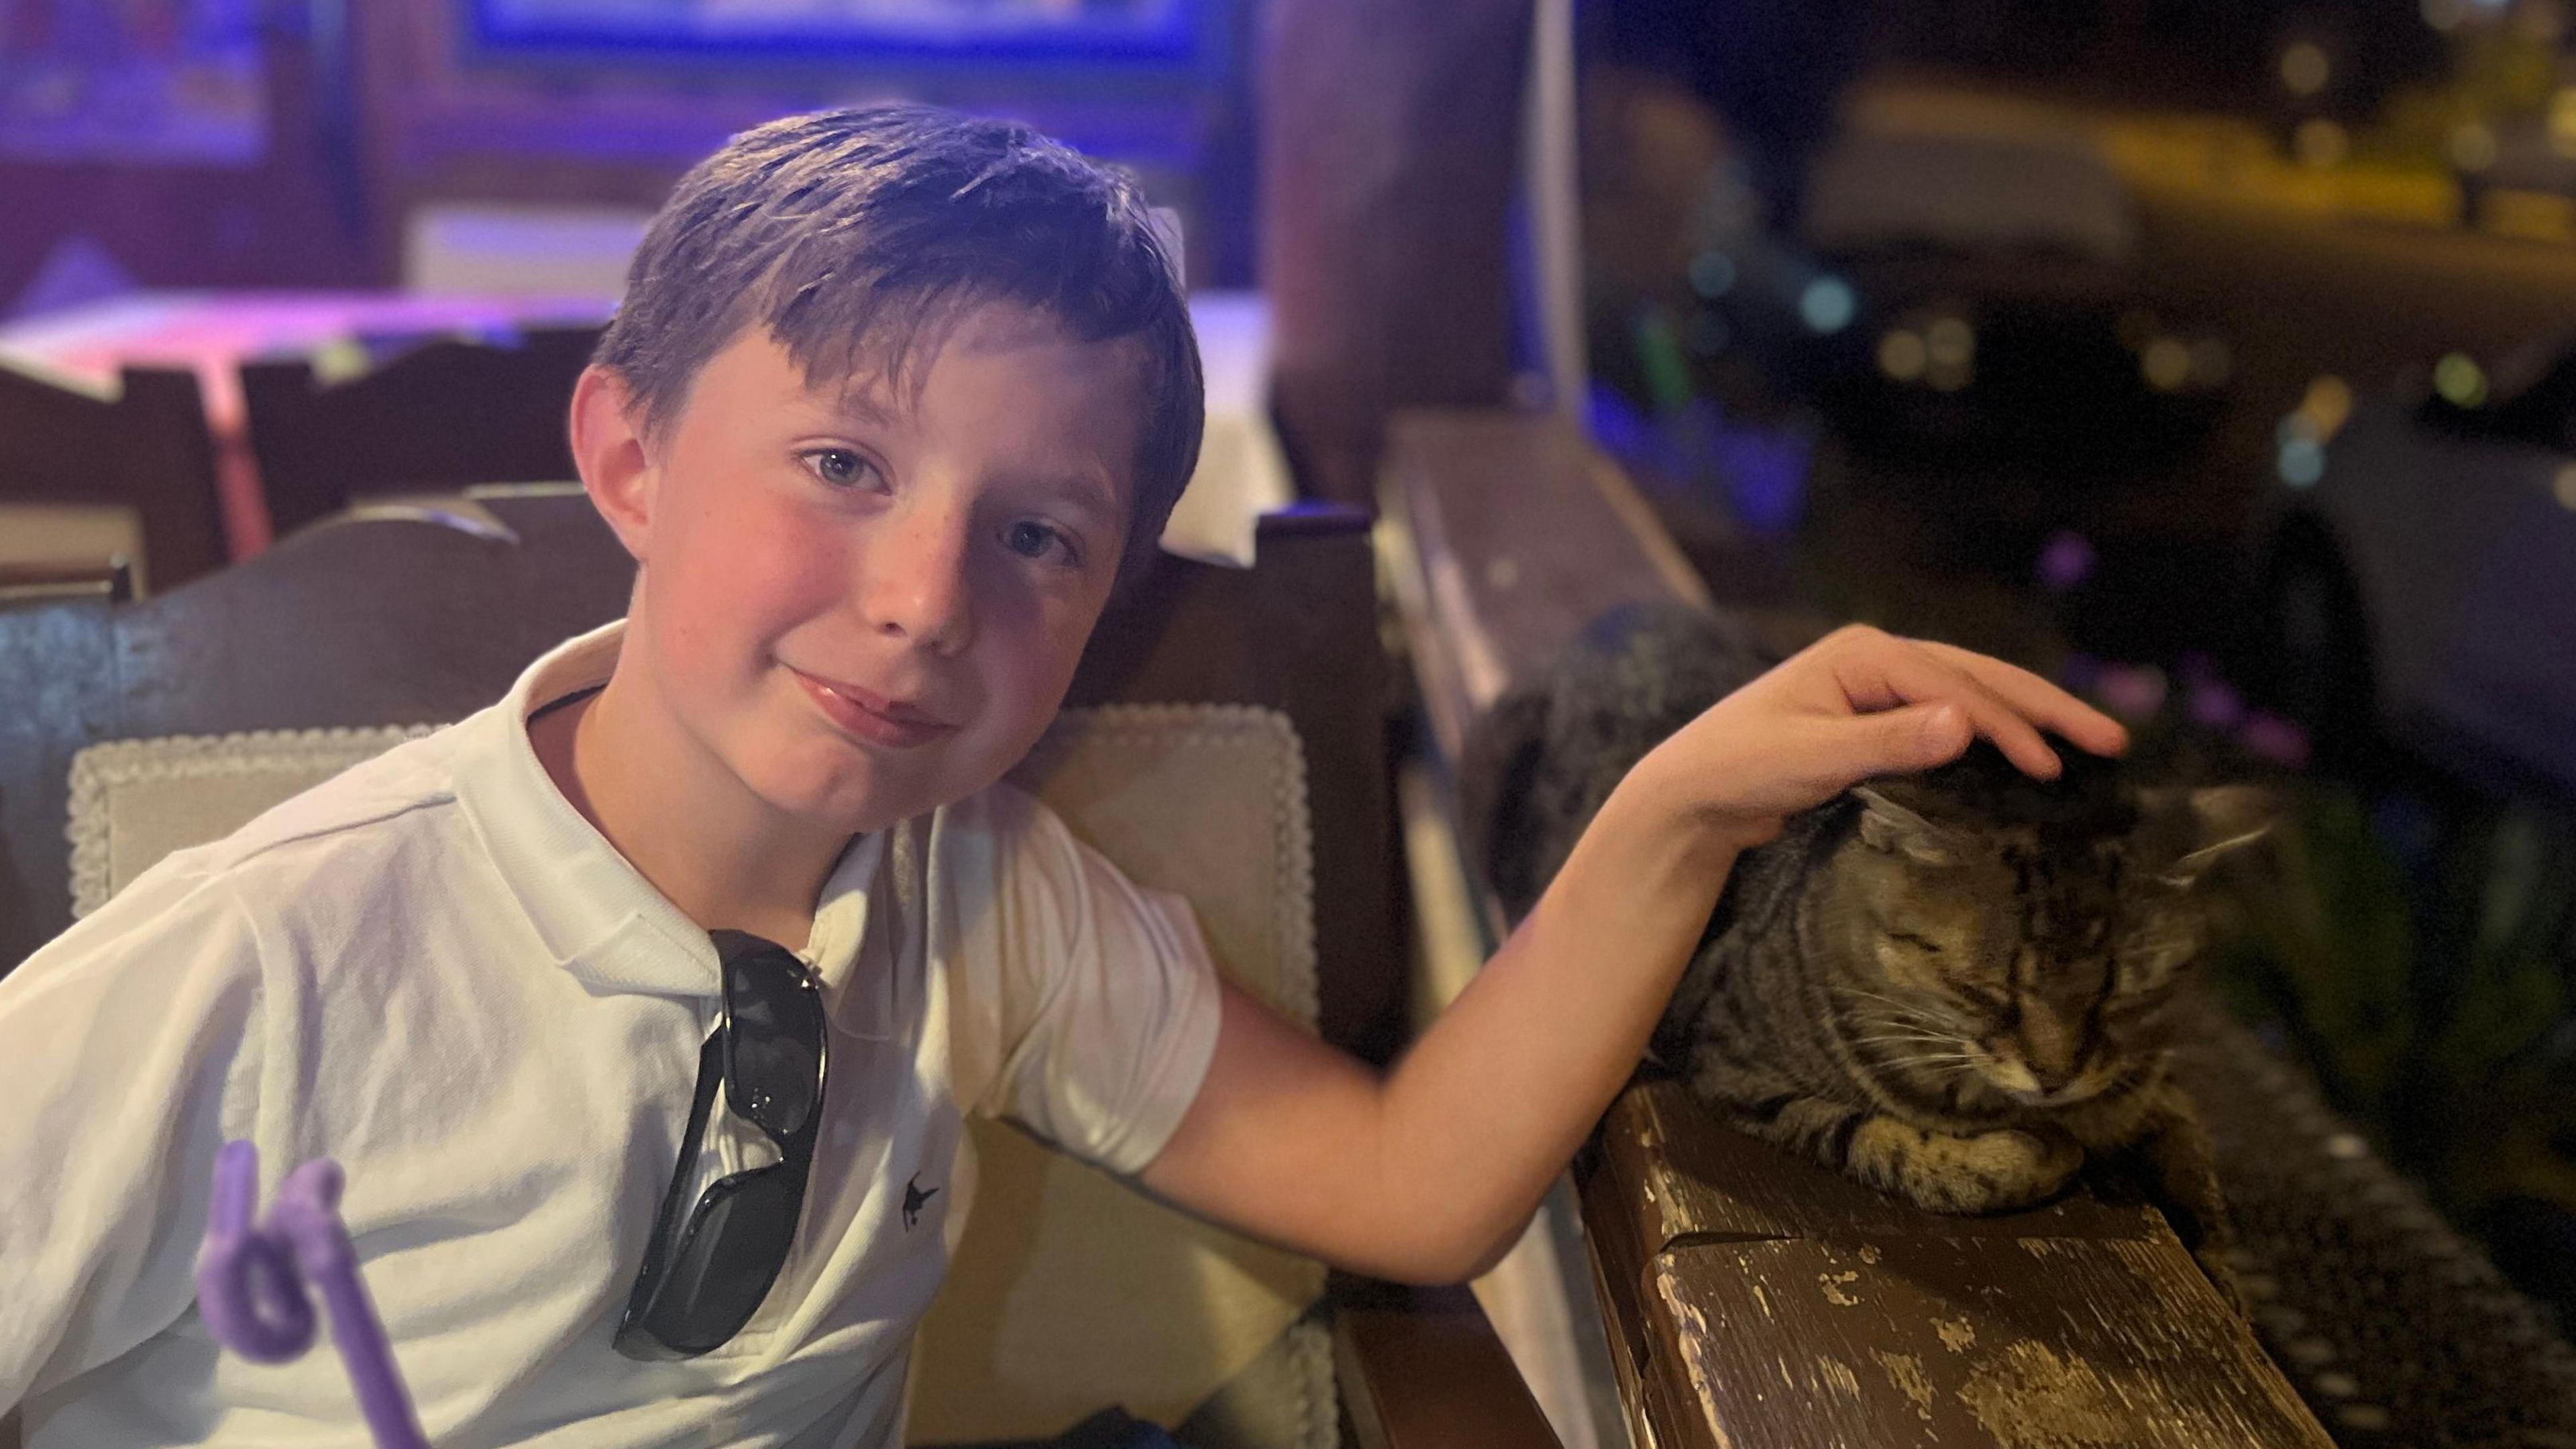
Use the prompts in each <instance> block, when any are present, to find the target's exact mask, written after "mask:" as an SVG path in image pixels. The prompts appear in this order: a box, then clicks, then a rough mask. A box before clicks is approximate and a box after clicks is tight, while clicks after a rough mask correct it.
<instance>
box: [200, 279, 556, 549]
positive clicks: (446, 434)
mask: <svg viewBox="0 0 2576 1449" xmlns="http://www.w3.org/2000/svg"><path fill="white" fill-rule="evenodd" d="M599 332H600V329H599V328H597V327H587V326H583V327H537V328H530V329H528V331H527V332H526V334H525V335H524V336H521V337H518V338H513V339H508V340H503V341H494V342H475V341H464V340H460V339H452V338H451V339H442V340H439V341H435V342H431V343H428V344H426V345H424V346H421V347H418V348H416V349H414V350H412V351H409V352H406V353H404V354H402V355H401V356H399V357H397V358H395V359H393V360H392V361H390V362H387V363H386V364H385V365H384V366H382V367H379V368H377V369H375V370H374V371H371V372H368V373H366V374H365V375H363V376H361V377H356V378H352V379H350V380H348V381H346V382H338V383H324V382H322V381H320V380H319V379H317V378H316V377H315V376H314V370H313V365H312V364H311V363H310V362H308V361H305V360H303V359H300V358H299V359H284V360H278V361H269V362H246V363H244V364H242V369H241V381H242V402H243V406H244V409H245V413H246V416H247V419H248V426H249V429H250V443H251V451H252V453H253V454H254V455H255V456H256V457H257V458H258V459H259V471H260V482H261V486H262V487H263V488H264V489H265V490H266V493H267V497H268V514H269V521H270V524H271V526H272V527H273V528H274V529H275V530H276V532H277V534H278V536H280V537H283V536H285V535H287V534H289V533H292V532H294V531H295V530H296V529H298V528H301V527H303V526H305V525H306V524H309V523H312V522H314V521H315V520H317V519H320V518H324V517H327V516H329V515H330V514H332V513H335V512H337V511H338V510H340V509H341V508H343V507H346V506H347V505H348V503H349V502H350V500H351V499H353V498H357V497H363V496H365V495H368V494H374V493H387V492H397V491H419V490H424V489H452V488H463V487H466V486H468V485H472V484H477V483H542V482H554V481H558V480H563V479H569V478H572V477H574V476H575V474H574V471H573V462H572V448H571V444H570V442H569V437H568V432H567V424H566V422H565V419H566V416H567V415H568V413H569V412H570V410H571V405H572V389H573V383H574V382H575V380H577V379H578V378H579V377H580V376H581V370H582V368H583V367H584V366H586V365H587V364H588V363H589V361H590V353H591V349H592V347H593V346H594V345H596V344H597V342H598V340H599Z"/></svg>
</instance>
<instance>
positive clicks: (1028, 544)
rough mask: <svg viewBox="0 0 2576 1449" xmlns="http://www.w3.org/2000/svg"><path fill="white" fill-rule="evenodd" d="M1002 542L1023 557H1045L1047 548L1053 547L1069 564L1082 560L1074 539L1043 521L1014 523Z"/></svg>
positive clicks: (1005, 532) (1005, 533) (1003, 535)
mask: <svg viewBox="0 0 2576 1449" xmlns="http://www.w3.org/2000/svg"><path fill="white" fill-rule="evenodd" d="M1002 542H1003V545H1004V546H1005V547H1007V548H1009V549H1010V551H1011V552H1013V553H1015V554H1018V555H1019V556H1020V557H1022V558H1044V557H1046V556H1047V550H1048V549H1050V548H1053V549H1055V550H1057V551H1058V552H1059V553H1060V554H1061V555H1062V557H1063V560H1064V562H1066V563H1067V564H1078V563H1080V562H1081V561H1082V559H1081V555H1080V554H1079V553H1077V552H1076V551H1075V549H1074V546H1073V540H1072V539H1070V538H1068V537H1066V536H1065V533H1064V531H1063V530H1062V529H1056V528H1049V527H1047V526H1046V525H1045V524H1043V523H1029V522H1025V521H1024V522H1020V523H1014V524H1012V525H1011V526H1010V527H1009V528H1008V529H1006V530H1005V531H1004V532H1003V534H1002Z"/></svg>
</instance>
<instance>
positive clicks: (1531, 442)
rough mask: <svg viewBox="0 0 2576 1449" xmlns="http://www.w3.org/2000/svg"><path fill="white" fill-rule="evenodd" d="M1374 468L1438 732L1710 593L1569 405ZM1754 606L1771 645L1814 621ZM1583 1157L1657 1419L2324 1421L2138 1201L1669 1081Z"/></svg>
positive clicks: (2012, 1440) (1448, 739) (1640, 1378)
mask: <svg viewBox="0 0 2576 1449" xmlns="http://www.w3.org/2000/svg"><path fill="white" fill-rule="evenodd" d="M1382 482H1383V486H1384V506H1385V509H1386V511H1387V513H1388V514H1389V517H1390V520H1391V523H1392V524H1393V525H1394V526H1393V530H1392V533H1391V540H1392V543H1393V545H1394V546H1393V548H1392V550H1391V552H1392V554H1393V555H1394V557H1393V558H1392V559H1391V560H1390V563H1391V569H1390V572H1391V575H1392V577H1393V579H1394V583H1395V586H1396V590H1397V595H1398V603H1399V606H1400V608H1401V610H1402V613H1403V615H1404V628H1405V637H1406V641H1407V644H1408V646H1409V648H1410V650H1411V653H1412V655H1413V661H1414V669H1415V673H1416V676H1417V679H1418V681H1419V684H1420V687H1421V690H1422V695H1423V702H1424V707H1425V711H1426V713H1427V714H1428V715H1429V717H1430V721H1431V726H1432V734H1433V737H1434V740H1435V742H1436V743H1437V745H1438V746H1439V748H1440V749H1441V750H1442V751H1443V752H1444V753H1445V754H1446V755H1447V757H1448V758H1449V759H1450V760H1451V761H1452V762H1458V761H1461V760H1466V759H1472V758H1473V757H1474V756H1475V754H1476V752H1477V751H1476V745H1477V739H1478V728H1479V724H1480V722H1481V721H1483V720H1484V718H1485V717H1486V712H1487V711H1489V710H1490V709H1492V707H1493V706H1494V704H1495V703H1496V701H1498V700H1500V699H1502V698H1503V697H1504V696H1505V694H1506V693H1507V692H1508V691H1510V690H1512V689H1513V688H1515V687H1516V686H1518V685H1520V684H1524V683H1526V682H1528V681H1530V680H1532V679H1533V678H1534V677H1535V676H1536V675H1537V673H1538V672H1539V671H1540V670H1542V669H1544V668H1545V667H1546V666H1547V664H1548V662H1549V661H1550V660H1551V659H1553V658H1554V657H1555V655H1556V653H1557V652H1558V651H1559V650H1560V649H1562V648H1563V647H1564V645H1565V644H1566V642H1567V641H1569V640H1571V639H1572V638H1573V637H1574V636H1575V634H1576V633H1577V632H1578V631H1579V630H1580V629H1581V628H1582V627H1583V626H1584V625H1585V624H1586V623H1587V622H1588V621H1589V620H1591V619H1592V618H1594V617H1596V616H1597V615H1599V614H1600V613H1601V612H1602V611H1603V610H1605V609H1608V608H1610V607H1613V606H1615V605H1618V604H1622V603H1628V602H1636V601H1644V600H1655V599H1676V598H1678V599H1685V600H1697V601H1705V600H1706V598H1707V593H1706V592H1705V590H1704V587H1703V585H1702V583H1701V581H1700V580H1699V579H1698V578H1697V577H1695V576H1693V575H1692V574H1691V573H1690V572H1689V570H1688V569H1687V567H1686V566H1685V565H1684V564H1683V563H1682V561H1681V559H1680V557H1679V555H1678V553H1677V552H1676V551H1675V550H1674V549H1673V548H1672V547H1671V545H1670V542H1669V540H1667V539H1666V538H1665V537H1664V535H1663V534H1662V532H1661V530H1660V528H1659V527H1658V525H1657V524H1656V522H1655V520H1654V518H1653V516H1652V515H1651V513H1650V512H1649V511H1648V510H1647V509H1646V507H1645V505H1644V504H1643V503H1642V502H1641V501H1640V500H1639V498H1638V495H1637V493H1636V491H1635V490H1634V489H1633V488H1632V487H1630V486H1629V485H1628V484H1627V482H1626V480H1625V479H1624V478H1623V477H1621V476H1620V475H1619V474H1618V472H1617V471H1616V470H1615V468H1613V467H1612V466H1611V465H1609V464H1608V463H1607V462H1605V461H1604V460H1602V459H1601V458H1600V457H1599V456H1598V455H1597V454H1596V453H1594V451H1593V450H1592V449H1591V448H1590V447H1589V446H1588V444H1586V443H1585V442H1584V441H1583V440H1582V439H1581V438H1580V437H1578V436H1577V435H1576V434H1575V433H1574V432H1573V431H1572V430H1571V429H1570V428H1568V427H1567V426H1566V425H1565V424H1563V423H1561V422H1559V421H1557V420H1555V419H1553V418H1548V417H1539V416H1526V415H1507V414H1501V413H1455V412H1452V413H1436V414H1413V415H1402V416H1399V417H1398V418H1397V420H1396V422H1395V424H1394V426H1393V429H1392V431H1391V434H1390V440H1389V447H1388V453H1387V459H1386V467H1385V470H1384V475H1383V479H1382ZM1722 582H1723V581H1721V583H1722ZM1749 622H1750V623H1752V624H1753V625H1754V627H1755V630H1756V633H1757V635H1759V636H1761V637H1762V639H1763V642H1764V643H1765V645H1766V646H1767V647H1770V648H1771V649H1772V650H1773V652H1776V653H1782V654H1785V653H1786V652H1788V651H1789V650H1791V649H1794V648H1795V647H1797V645H1799V644H1801V643H1803V642H1805V640H1806V639H1807V638H1810V637H1812V636H1813V634H1814V632H1815V629H1816V624H1815V623H1814V621H1807V620H1802V619H1799V618H1797V617H1796V616H1794V615H1790V614H1781V615H1777V616H1771V617H1760V616H1757V617H1753V618H1751V619H1749ZM1462 793H1464V792H1462ZM1462 833H1464V834H1468V835H1471V836H1472V835H1473V834H1474V833H1475V828H1474V826H1473V825H1472V823H1462ZM1489 913H1492V912H1491V911H1490V903H1489ZM1495 914H1498V913H1495ZM1578 1179H1579V1181H1580V1183H1581V1187H1582V1192H1583V1202H1584V1225H1585V1233H1586V1238H1587V1242H1588V1245H1589V1247H1590V1250H1591V1256H1592V1264H1593V1278H1594V1283H1595V1286H1596V1289H1597V1290H1598V1292H1599V1296H1600V1299H1601V1304H1602V1309H1603V1316H1604V1318H1605V1320H1606V1321H1607V1323H1608V1325H1609V1334H1610V1338H1611V1340H1612V1342H1611V1345H1610V1349H1611V1357H1612V1360H1613V1363H1614V1365H1615V1367H1616V1370H1617V1373H1618V1377H1619V1379H1620V1387H1621V1391H1622V1396H1623V1399H1624V1408H1625V1409H1626V1412H1627V1418H1628V1424H1629V1428H1630V1432H1631V1434H1632V1436H1633V1438H1634V1439H1635V1441H1636V1443H1637V1444H1638V1445H1640V1446H1642V1449H1690V1446H1720V1445H1723V1446H1730V1449H1753V1446H1760V1449H1842V1446H1853V1449H1859V1446H1881V1445H1889V1446H1896V1445H1916V1444H1922V1445H1935V1444H1937V1445H1941V1446H1944V1449H1948V1446H1970V1449H1975V1446H1997V1449H2079V1446H2081V1449H2113V1446H2130V1445H2137V1446H2185V1445H2189V1446H2216V1445H2229V1446H2235V1445H2264V1446H2301V1449H2312V1446H2321V1445H2325V1444H2327V1443H2329V1442H2330V1441H2329V1440H2328V1439H2327V1437H2326V1435H2325V1432H2324V1430H2323V1429H2322V1428H2321V1427H2319V1426H2318V1424H2317V1423H2316V1421H2315V1420H2314V1419H2313V1418H2312V1417H2311V1416H2310V1415H2309V1414H2308V1411H2307V1410H2306V1408H2305V1407H2304V1406H2303V1405H2301V1403H2300V1402H2299V1400H2298V1398H2297V1396H2296V1394H2295V1393H2294V1392H2293V1391H2292V1390H2291V1388H2290V1386H2289V1385H2288V1383H2287V1382H2286V1381H2285V1380H2283V1378H2282V1377H2281V1375H2280V1373H2279V1371H2278V1370H2277V1369H2276V1368H2275V1367H2274V1366H2273V1365H2272V1363H2271V1362H2270V1361H2269V1360H2268V1359H2266V1358H2265V1357H2264V1356H2263V1353H2262V1350H2261V1348H2260V1346H2259V1345H2258V1344H2257V1343H2256V1341H2255V1339H2254V1337H2253V1335H2252V1332H2251V1331H2250V1330H2249V1329H2248V1328H2247V1327H2246V1325H2245V1324H2244V1323H2243V1322H2242V1321H2241V1320H2240V1319H2238V1318H2237V1317H2236V1316H2235V1314H2234V1311H2233V1310H2232V1309H2231V1308H2230V1307H2229V1306H2228V1305H2227V1304H2226V1303H2225V1302H2224V1300H2222V1299H2221V1298H2220V1297H2219V1295H2218V1293H2217V1291H2216V1290H2215V1289H2213V1288H2211V1287H2210V1286H2209V1284H2208V1282H2207V1280H2206V1279H2204V1278H2203V1277H2202V1276H2201V1274H2200V1271H2199V1269H2198V1267H2197V1266H2196V1265H2195V1264H2194V1263H2193V1261H2192V1259H2191V1256H2190V1254H2189V1253H2188V1252H2186V1251H2185V1250H2184V1249H2183V1247H2182V1245H2181V1243H2180V1242H2179V1241H2177V1240H2176V1239H2175V1238H2174V1236H2173V1234H2172V1232H2171V1231H2170V1230H2169V1229H2168V1228H2167V1227H2166V1225H2165V1223H2164V1220H2163V1219H2162V1217H2161V1216H2159V1215H2157V1214H2156V1213H2155V1212H2154V1211H2153V1210H2152V1209H2150V1208H2148V1207H2146V1206H2145V1205H2143V1204H2140V1203H2135V1202H2118V1201H2109V1200H2105V1199H2103V1198H2101V1197H2098V1196H2095V1195H2092V1194H2090V1193H2077V1194H2075V1195H2071V1196H2069V1197H2066V1198H2064V1199H2061V1200H2060V1201H2058V1202H2056V1203H2053V1204H2050V1205H2048V1206H2045V1207H2042V1208H2040V1209H2037V1210H2034V1211H2031V1212H2025V1213H2017V1214H2010V1215H2004V1216H1997V1217H1991V1218H1956V1217H1943V1216H1939V1215H1935V1214H1931V1213H1926V1212H1923V1211H1920V1210H1918V1209H1916V1208H1913V1207H1911V1206H1910V1205H1907V1204H1904V1203H1901V1202H1898V1201H1896V1200H1895V1199H1892V1198H1888V1197H1885V1196H1883V1195H1881V1194H1878V1193H1875V1192H1872V1191H1870V1190H1868V1189H1865V1188H1862V1187H1860V1186H1858V1185H1856V1184H1853V1183H1851V1182H1849V1181H1846V1180H1845V1179H1843V1178H1841V1177H1839V1176H1837V1175H1834V1174H1832V1173H1828V1172H1826V1171H1824V1170H1822V1169H1820V1168H1817V1167H1814V1166H1812V1165H1810V1164H1807V1163H1805V1162H1803V1161H1800V1160H1797V1159H1794V1158H1791V1157H1789V1156H1787V1155H1786V1154H1784V1153H1781V1152H1779V1151H1778V1150H1776V1149H1774V1148H1772V1147H1770V1146H1768V1145H1767V1144H1764V1143H1762V1142H1759V1141H1757V1140H1755V1139H1753V1138H1750V1137H1747V1136H1744V1135H1742V1134H1740V1133H1737V1132H1735V1131H1733V1130H1732V1129H1730V1128H1728V1127H1726V1126H1725V1125H1723V1124H1722V1123H1720V1122H1718V1121H1716V1120H1715V1119H1714V1118H1712V1117H1711V1116H1710V1115H1709V1114H1708V1113H1706V1112H1705V1111H1704V1110H1703V1109H1701V1108H1700V1107H1699V1106H1698V1105H1697V1104H1696V1103H1695V1102H1693V1101H1692V1100H1691V1099H1690V1098H1689V1097H1688V1095H1687V1094H1686V1093H1684V1092H1682V1091H1681V1090H1680V1089H1679V1088H1678V1086H1676V1085H1675V1084H1673V1083H1671V1082H1669V1081H1664V1082H1641V1083H1639V1084H1637V1085H1635V1086H1632V1087H1631V1088H1630V1089H1629V1090H1628V1091H1627V1092H1626V1093H1625V1094H1623V1095H1622V1096H1621V1097H1620V1099H1619V1100H1618V1101H1617V1102H1616V1103H1614V1104H1613V1106H1612V1108H1611V1110H1610V1112H1609V1114H1608V1115H1607V1116H1606V1117H1605V1119H1604V1121H1603V1124H1602V1127H1601V1130H1600V1131H1599V1132H1598V1133H1597V1134H1596V1136H1595V1138H1594V1141H1593V1144H1592V1146H1591V1147H1590V1148H1589V1149H1588V1150H1587V1152H1586V1153H1585V1155H1584V1159H1583V1161H1582V1162H1581V1163H1579V1164H1578Z"/></svg>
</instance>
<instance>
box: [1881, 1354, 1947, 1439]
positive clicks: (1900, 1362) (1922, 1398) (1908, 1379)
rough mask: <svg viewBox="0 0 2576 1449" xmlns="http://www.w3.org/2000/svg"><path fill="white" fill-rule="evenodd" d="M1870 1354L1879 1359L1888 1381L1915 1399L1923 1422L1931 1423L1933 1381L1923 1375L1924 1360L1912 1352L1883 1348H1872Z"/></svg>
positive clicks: (1915, 1405)
mask: <svg viewBox="0 0 2576 1449" xmlns="http://www.w3.org/2000/svg"><path fill="white" fill-rule="evenodd" d="M1869 1356H1870V1357H1872V1358H1874V1359H1877V1360H1878V1366H1879V1368H1880V1369H1882V1370H1884V1371H1885V1372H1886V1374H1887V1381H1888V1382H1889V1383H1891V1384H1894V1385H1895V1386H1896V1391H1897V1392H1898V1393H1900V1394H1903V1395H1904V1396H1905V1397H1907V1398H1909V1399H1911V1400H1913V1401H1914V1411H1915V1412H1916V1413H1918V1414H1920V1415H1922V1416H1923V1422H1924V1423H1926V1424H1929V1423H1931V1422H1932V1381H1931V1380H1930V1379H1928V1378H1925V1377H1924V1376H1923V1361H1922V1360H1921V1359H1919V1358H1916V1357H1915V1356H1914V1355H1912V1354H1910V1353H1889V1352H1888V1351H1887V1350H1885V1349H1883V1348H1874V1349H1871V1350H1870V1351H1869Z"/></svg>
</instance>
